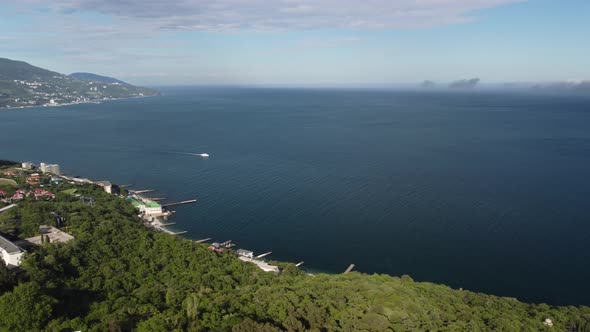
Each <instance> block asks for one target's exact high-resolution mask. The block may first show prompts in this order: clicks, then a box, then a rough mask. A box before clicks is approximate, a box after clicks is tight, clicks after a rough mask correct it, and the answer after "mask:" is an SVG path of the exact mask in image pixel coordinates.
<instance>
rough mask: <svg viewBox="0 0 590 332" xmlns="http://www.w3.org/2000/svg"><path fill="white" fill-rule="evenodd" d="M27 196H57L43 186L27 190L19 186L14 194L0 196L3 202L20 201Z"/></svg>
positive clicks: (43, 197) (45, 198)
mask: <svg viewBox="0 0 590 332" xmlns="http://www.w3.org/2000/svg"><path fill="white" fill-rule="evenodd" d="M4 193H6V192H4ZM27 197H33V198H35V199H36V200H50V199H54V198H55V194H54V193H52V192H50V191H47V190H45V189H42V188H35V189H32V190H26V189H23V188H19V189H17V190H16V191H15V192H14V194H13V195H12V196H10V197H4V198H0V202H2V203H12V202H18V201H22V200H23V199H25V198H27Z"/></svg>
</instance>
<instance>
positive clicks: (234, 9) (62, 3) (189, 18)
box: [12, 0, 523, 31]
mask: <svg viewBox="0 0 590 332" xmlns="http://www.w3.org/2000/svg"><path fill="white" fill-rule="evenodd" d="M12 1H16V0H12ZM24 1H25V3H27V4H29V5H31V4H32V5H39V6H43V7H44V8H47V9H49V10H53V11H59V12H61V13H75V12H78V11H91V12H100V13H103V14H106V15H110V16H115V17H119V18H125V19H130V20H138V21H148V22H149V24H150V25H151V26H153V27H155V28H160V29H174V30H176V29H178V30H197V31H236V30H250V31H268V30H271V31H274V30H302V29H317V28H356V29H358V28H368V29H408V28H420V27H431V26H439V25H448V24H456V23H463V22H468V21H471V20H473V17H472V15H473V13H474V12H475V11H478V10H482V9H487V8H492V7H497V6H501V5H505V4H509V3H515V2H521V1H523V0H218V1H203V0H178V1H169V0H53V1H49V0H24ZM19 2H20V3H23V2H22V0H21V1H19Z"/></svg>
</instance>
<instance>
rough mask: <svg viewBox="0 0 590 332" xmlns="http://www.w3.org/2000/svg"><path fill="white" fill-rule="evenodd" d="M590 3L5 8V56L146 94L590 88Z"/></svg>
mask: <svg viewBox="0 0 590 332" xmlns="http://www.w3.org/2000/svg"><path fill="white" fill-rule="evenodd" d="M589 17H590V1H588V0H559V1H558V0H362V1H361V0H315V1H314V0H218V1H204V0H178V1H173V0H54V1H49V0H2V1H1V2H0V31H2V33H1V34H0V57H5V58H10V59H16V60H23V61H26V62H29V63H31V64H34V65H36V66H40V67H43V68H47V69H51V70H54V71H57V72H60V73H65V74H69V73H72V72H79V71H83V72H93V73H97V74H101V75H107V76H113V77H116V78H119V79H122V80H125V81H128V82H130V83H134V84H141V85H153V86H159V85H192V84H195V85H201V84H202V85H224V84H238V85H247V84H270V85H275V84H276V85H285V84H286V85H346V84H352V85H356V84H358V85H372V84H375V85H387V84H418V83H419V82H422V81H424V80H432V81H435V82H451V81H455V80H459V79H470V78H479V79H481V82H483V83H503V82H552V81H565V80H588V79H590V42H588V40H589V37H588V36H589V35H590V19H589Z"/></svg>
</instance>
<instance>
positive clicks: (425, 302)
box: [0, 185, 590, 331]
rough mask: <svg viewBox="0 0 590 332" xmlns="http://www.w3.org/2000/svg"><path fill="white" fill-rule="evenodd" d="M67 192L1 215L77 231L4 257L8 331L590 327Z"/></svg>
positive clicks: (581, 319) (587, 313) (3, 223)
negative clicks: (173, 225)
mask: <svg viewBox="0 0 590 332" xmlns="http://www.w3.org/2000/svg"><path fill="white" fill-rule="evenodd" d="M47 188H49V187H46V189H47ZM68 188H74V186H73V185H60V186H58V187H53V188H52V189H49V190H52V191H53V192H56V193H58V195H57V198H56V201H35V200H33V199H28V200H26V201H25V202H22V203H20V204H19V207H18V208H16V209H13V210H10V211H8V212H5V213H3V214H1V215H0V230H2V231H3V232H4V234H5V236H12V237H13V238H23V237H27V236H32V235H35V234H36V232H37V231H36V229H37V226H38V225H40V224H54V223H55V218H54V216H53V215H51V214H50V212H56V213H58V214H60V215H62V216H64V217H66V224H67V226H66V227H65V228H64V230H65V231H67V232H69V233H70V234H72V235H74V236H75V237H76V239H75V240H73V241H71V242H69V243H67V244H44V245H42V246H41V247H37V248H33V249H30V251H29V253H28V254H27V256H26V258H25V260H24V263H23V264H22V269H23V273H21V274H20V275H18V276H16V277H15V276H14V275H13V274H12V272H11V271H6V270H5V269H3V264H0V317H1V319H0V331H37V330H46V331H72V330H82V331H589V329H590V308H588V307H552V306H548V305H532V304H525V303H522V302H519V301H517V300H516V299H511V298H501V297H495V296H490V295H484V294H478V293H473V292H469V291H461V290H454V289H451V288H449V287H446V286H442V285H435V284H431V283H423V282H414V281H412V279H411V278H410V277H408V276H403V277H401V278H398V277H392V276H387V275H366V274H361V273H356V272H355V273H350V274H346V275H325V274H321V275H316V276H310V275H306V274H304V273H303V272H301V271H300V270H299V269H298V268H296V267H295V266H294V265H293V264H282V267H283V268H284V270H283V272H282V273H281V274H279V275H275V274H272V273H265V272H262V271H261V270H259V269H258V268H256V267H255V266H253V265H250V264H247V263H243V262H241V261H240V260H238V259H237V257H236V256H235V254H233V253H231V252H226V253H222V254H217V253H215V252H212V251H210V250H208V249H207V248H206V246H205V245H202V244H196V243H194V242H192V241H189V240H184V239H181V238H177V237H173V236H169V235H166V234H163V233H155V232H153V231H150V230H148V229H147V228H145V227H144V226H143V225H142V224H141V223H140V222H139V220H138V219H137V217H136V216H135V214H136V212H135V210H134V209H133V207H132V206H131V205H129V204H128V203H126V202H125V201H124V200H123V199H120V198H117V197H114V196H111V195H109V194H106V193H105V192H103V191H102V190H101V189H99V188H96V187H92V186H82V187H75V188H77V189H78V191H77V194H82V195H85V196H92V197H94V199H95V204H94V206H93V207H90V206H89V205H88V204H84V203H82V202H81V201H80V200H79V199H78V198H77V197H75V196H73V195H71V194H68V193H64V192H62V191H63V190H66V189H68ZM1 205H2V204H1V203H0V206H1ZM547 318H550V319H551V320H552V322H553V324H554V325H553V326H552V327H549V326H547V325H545V324H544V323H543V322H544V320H545V319H547Z"/></svg>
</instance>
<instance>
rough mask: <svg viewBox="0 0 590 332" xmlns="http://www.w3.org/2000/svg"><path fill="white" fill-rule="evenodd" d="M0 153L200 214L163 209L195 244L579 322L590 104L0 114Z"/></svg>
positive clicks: (152, 107) (170, 103) (311, 94)
mask: <svg viewBox="0 0 590 332" xmlns="http://www.w3.org/2000/svg"><path fill="white" fill-rule="evenodd" d="M0 142H2V143H0V158H4V159H13V160H23V161H24V160H30V161H34V162H39V161H47V162H55V163H59V164H61V165H62V169H63V170H65V171H69V172H70V173H72V174H77V175H81V176H84V177H90V178H93V179H96V180H101V179H109V180H111V181H114V182H117V183H121V184H122V183H134V184H135V185H136V187H137V188H141V189H156V190H157V193H155V194H154V195H157V196H166V197H168V198H169V199H170V200H180V199H188V198H194V197H196V198H198V199H199V202H198V204H194V205H188V206H181V207H177V208H176V209H175V210H176V211H177V215H176V216H175V217H174V219H175V220H174V221H176V222H177V227H178V228H179V229H183V230H188V231H189V233H188V234H187V235H189V236H190V237H191V238H195V239H197V238H204V237H213V238H214V239H216V240H220V241H222V240H227V239H232V240H234V242H236V243H238V244H239V246H240V247H244V248H247V249H251V250H253V251H255V252H263V251H273V258H275V259H280V260H289V261H294V262H296V261H302V260H303V261H305V262H306V263H305V265H306V266H308V267H309V268H315V269H320V270H324V271H330V272H341V271H343V270H344V269H346V267H347V266H348V264H350V263H355V264H356V265H357V269H358V270H360V271H362V272H367V273H373V272H378V273H389V274H393V275H401V274H409V275H411V276H412V277H413V278H414V279H416V280H420V281H432V282H437V283H444V284H447V285H450V286H452V287H463V288H466V289H470V290H476V291H482V292H488V293H493V294H496V295H504V296H513V297H517V298H519V299H521V300H527V301H535V302H541V301H543V302H549V303H553V304H586V305H590V283H588V280H590V249H589V244H590V210H589V206H590V204H589V200H590V98H584V97H556V96H540V95H517V94H499V93H473V94H462V93H457V94H450V93H449V94H443V93H425V92H422V93H420V92H394V91H369V90H367V91H361V90H357V91H354V90H348V91H346V90H295V89H293V90H289V89H239V88H231V89H230V88H224V89H221V88H178V89H165V90H164V95H163V96H160V97H154V98H145V99H134V100H121V101H114V102H108V103H104V104H100V105H76V106H67V107H57V108H37V109H23V110H10V111H0ZM202 152H205V153H209V154H210V155H211V157H210V158H208V159H203V158H200V157H196V156H191V155H187V154H184V153H202Z"/></svg>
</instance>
